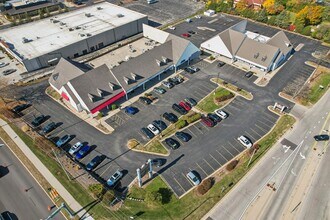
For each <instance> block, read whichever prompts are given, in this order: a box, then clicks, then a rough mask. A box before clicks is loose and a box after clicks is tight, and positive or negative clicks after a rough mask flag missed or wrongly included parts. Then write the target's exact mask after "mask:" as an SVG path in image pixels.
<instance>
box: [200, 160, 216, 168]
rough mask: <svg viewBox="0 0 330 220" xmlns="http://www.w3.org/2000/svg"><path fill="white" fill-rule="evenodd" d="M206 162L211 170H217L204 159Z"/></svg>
mask: <svg viewBox="0 0 330 220" xmlns="http://www.w3.org/2000/svg"><path fill="white" fill-rule="evenodd" d="M203 160H204V161H205V163H206V164H207V165H209V167H211V169H212V170H213V171H214V170H215V169H214V168H213V167H212V166H211V164H209V162H207V161H206V160H205V159H203Z"/></svg>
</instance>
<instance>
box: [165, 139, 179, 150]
mask: <svg viewBox="0 0 330 220" xmlns="http://www.w3.org/2000/svg"><path fill="white" fill-rule="evenodd" d="M165 143H166V144H167V145H168V146H169V147H170V148H172V149H173V150H175V149H178V148H179V147H180V144H179V142H177V141H176V140H174V139H173V138H166V139H165Z"/></svg>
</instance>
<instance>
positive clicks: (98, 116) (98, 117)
mask: <svg viewBox="0 0 330 220" xmlns="http://www.w3.org/2000/svg"><path fill="white" fill-rule="evenodd" d="M103 116H104V115H103V113H102V112H99V113H97V116H96V118H97V119H100V118H102V117H103Z"/></svg>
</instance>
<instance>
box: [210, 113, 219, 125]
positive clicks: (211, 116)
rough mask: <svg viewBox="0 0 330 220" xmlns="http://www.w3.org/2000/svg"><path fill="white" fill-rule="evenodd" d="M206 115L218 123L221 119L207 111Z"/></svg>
mask: <svg viewBox="0 0 330 220" xmlns="http://www.w3.org/2000/svg"><path fill="white" fill-rule="evenodd" d="M207 117H208V118H209V119H211V120H212V121H213V122H214V123H218V122H220V121H221V118H220V117H219V116H218V115H216V114H212V113H208V114H207Z"/></svg>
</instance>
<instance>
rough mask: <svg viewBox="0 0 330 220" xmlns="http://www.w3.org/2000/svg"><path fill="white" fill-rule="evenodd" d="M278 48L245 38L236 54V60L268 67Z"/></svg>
mask: <svg viewBox="0 0 330 220" xmlns="http://www.w3.org/2000/svg"><path fill="white" fill-rule="evenodd" d="M278 51H279V48H277V47H274V46H271V45H268V44H263V43H260V42H258V41H255V40H252V39H250V38H245V40H244V41H243V43H242V45H241V47H240V48H239V49H238V51H237V53H236V57H237V58H243V59H245V60H249V61H250V62H253V63H256V64H258V65H260V66H263V67H269V65H270V64H271V62H272V60H273V58H274V57H275V56H276V55H277V53H278Z"/></svg>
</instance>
